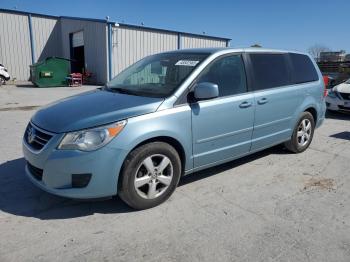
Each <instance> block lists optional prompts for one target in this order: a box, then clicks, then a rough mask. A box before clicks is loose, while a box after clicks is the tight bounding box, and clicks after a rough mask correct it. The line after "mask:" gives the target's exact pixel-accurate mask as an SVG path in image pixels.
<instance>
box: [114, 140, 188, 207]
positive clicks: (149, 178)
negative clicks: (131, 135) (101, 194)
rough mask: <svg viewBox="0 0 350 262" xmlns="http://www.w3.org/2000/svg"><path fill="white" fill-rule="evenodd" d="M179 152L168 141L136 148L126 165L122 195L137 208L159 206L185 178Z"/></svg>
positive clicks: (121, 177) (126, 201)
mask: <svg viewBox="0 0 350 262" xmlns="http://www.w3.org/2000/svg"><path fill="white" fill-rule="evenodd" d="M181 170H182V169H181V161H180V157H179V154H178V153H177V151H176V150H175V149H174V148H173V147H172V146H171V145H169V144H167V143H164V142H153V143H149V144H145V145H142V146H140V147H138V148H136V149H134V150H133V151H132V152H131V153H130V154H129V155H128V156H127V158H126V160H125V161H124V164H123V168H122V172H121V176H120V178H119V183H118V195H119V197H120V198H121V199H122V200H123V201H124V202H125V203H127V204H128V205H129V206H130V207H132V208H134V209H138V210H141V209H147V208H152V207H155V206H157V205H159V204H161V203H163V202H164V201H166V200H167V199H168V198H169V197H170V195H171V194H172V193H173V192H174V191H175V189H176V187H177V185H178V183H179V180H180V176H181Z"/></svg>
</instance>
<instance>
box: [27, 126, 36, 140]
mask: <svg viewBox="0 0 350 262" xmlns="http://www.w3.org/2000/svg"><path fill="white" fill-rule="evenodd" d="M34 139H35V129H34V128H33V127H32V126H31V127H29V129H28V134H27V140H28V143H29V144H31V143H33V142H34Z"/></svg>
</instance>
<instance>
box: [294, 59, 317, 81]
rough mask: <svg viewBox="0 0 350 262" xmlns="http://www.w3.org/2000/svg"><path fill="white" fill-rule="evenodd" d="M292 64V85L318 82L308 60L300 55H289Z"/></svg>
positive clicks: (313, 68)
mask: <svg viewBox="0 0 350 262" xmlns="http://www.w3.org/2000/svg"><path fill="white" fill-rule="evenodd" d="M289 57H290V60H291V64H292V75H293V77H292V78H293V83H295V84H300V83H307V82H312V81H317V80H318V74H317V71H316V69H315V66H314V64H313V63H312V61H311V60H310V58H309V57H308V56H306V55H302V54H292V53H290V54H289Z"/></svg>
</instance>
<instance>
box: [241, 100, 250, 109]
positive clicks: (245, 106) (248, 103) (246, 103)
mask: <svg viewBox="0 0 350 262" xmlns="http://www.w3.org/2000/svg"><path fill="white" fill-rule="evenodd" d="M250 106H252V103H250V102H248V101H244V102H243V103H241V104H240V105H239V107H240V108H247V107H250Z"/></svg>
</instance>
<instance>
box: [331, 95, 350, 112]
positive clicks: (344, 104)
mask: <svg viewBox="0 0 350 262" xmlns="http://www.w3.org/2000/svg"><path fill="white" fill-rule="evenodd" d="M326 105H327V109H328V110H332V111H342V112H349V113H350V100H344V99H340V98H338V97H329V96H327V97H326Z"/></svg>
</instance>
